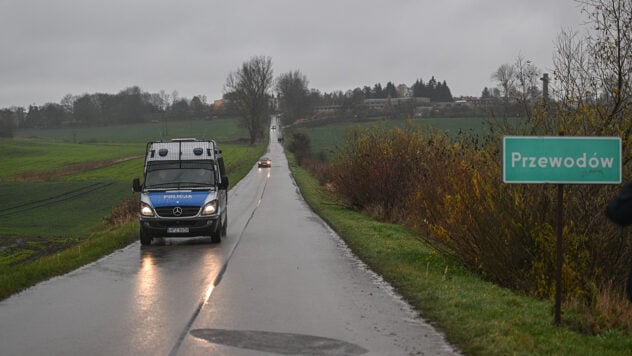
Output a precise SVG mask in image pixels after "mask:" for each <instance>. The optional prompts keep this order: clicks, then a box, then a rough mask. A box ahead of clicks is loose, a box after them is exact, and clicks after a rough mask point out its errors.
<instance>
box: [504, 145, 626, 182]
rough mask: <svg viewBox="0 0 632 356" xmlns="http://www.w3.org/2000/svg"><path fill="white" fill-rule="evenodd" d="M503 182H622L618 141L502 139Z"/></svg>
mask: <svg viewBox="0 0 632 356" xmlns="http://www.w3.org/2000/svg"><path fill="white" fill-rule="evenodd" d="M503 182H505V183H571V184H618V183H621V138H619V137H570V136H568V137H566V136H544V137H541V136H540V137H538V136H532V137H526V136H505V137H503Z"/></svg>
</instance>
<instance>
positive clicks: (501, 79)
mask: <svg viewBox="0 0 632 356" xmlns="http://www.w3.org/2000/svg"><path fill="white" fill-rule="evenodd" d="M492 79H493V80H495V81H497V82H498V86H499V87H501V88H502V90H503V96H504V97H505V101H508V100H509V93H510V92H511V90H513V88H514V83H515V82H516V74H515V71H514V68H513V66H512V65H511V64H503V65H501V66H500V67H498V69H496V71H495V72H494V73H492Z"/></svg>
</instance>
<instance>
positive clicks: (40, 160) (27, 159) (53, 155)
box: [0, 139, 145, 182]
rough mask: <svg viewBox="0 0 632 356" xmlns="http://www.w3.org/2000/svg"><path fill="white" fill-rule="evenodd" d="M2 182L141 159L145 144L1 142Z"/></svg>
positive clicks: (0, 165)
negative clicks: (72, 168) (104, 163)
mask: <svg viewBox="0 0 632 356" xmlns="http://www.w3.org/2000/svg"><path fill="white" fill-rule="evenodd" d="M0 149H1V150H2V152H3V154H2V156H0V167H2V169H1V170H0V182H1V181H11V180H16V179H18V180H19V179H20V176H21V175H24V174H27V173H38V172H49V171H51V170H54V169H55V170H64V169H68V168H69V167H72V166H73V165H74V166H76V165H79V164H85V163H88V162H94V161H103V160H108V159H116V158H124V157H130V156H134V155H138V154H140V155H142V154H144V152H145V145H144V144H139V143H137V144H89V145H83V144H68V143H56V142H43V141H19V140H7V139H2V140H0Z"/></svg>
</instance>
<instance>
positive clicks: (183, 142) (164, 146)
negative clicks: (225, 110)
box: [132, 138, 228, 245]
mask: <svg viewBox="0 0 632 356" xmlns="http://www.w3.org/2000/svg"><path fill="white" fill-rule="evenodd" d="M132 186H133V191H134V192H140V193H141V196H140V211H139V219H140V242H141V244H142V245H149V244H151V241H152V239H153V238H154V237H193V236H210V237H211V241H212V242H220V240H221V237H222V235H224V236H225V235H226V228H227V224H228V217H227V211H226V210H227V205H228V194H227V192H228V176H227V174H226V169H225V167H224V159H223V158H222V151H221V150H220V149H219V148H218V147H217V143H216V142H215V141H213V140H198V139H193V138H183V139H173V140H171V141H168V142H149V143H147V147H146V149H145V167H144V172H143V182H142V183H141V182H140V179H139V178H135V179H134V180H133V183H132Z"/></svg>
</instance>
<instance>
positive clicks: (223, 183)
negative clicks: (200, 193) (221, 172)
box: [219, 176, 228, 189]
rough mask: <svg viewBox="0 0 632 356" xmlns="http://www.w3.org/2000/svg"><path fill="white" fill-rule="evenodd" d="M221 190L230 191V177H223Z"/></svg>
mask: <svg viewBox="0 0 632 356" xmlns="http://www.w3.org/2000/svg"><path fill="white" fill-rule="evenodd" d="M219 189H228V177H227V176H222V182H221V183H220V184H219Z"/></svg>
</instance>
